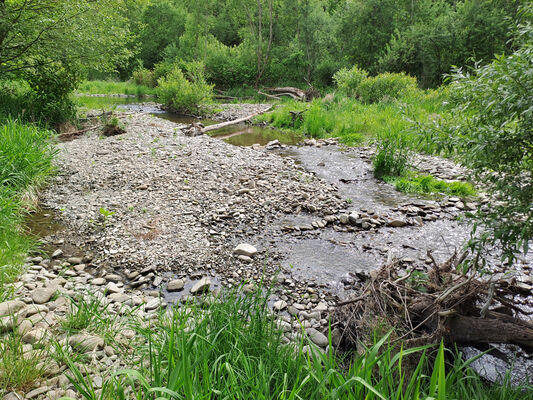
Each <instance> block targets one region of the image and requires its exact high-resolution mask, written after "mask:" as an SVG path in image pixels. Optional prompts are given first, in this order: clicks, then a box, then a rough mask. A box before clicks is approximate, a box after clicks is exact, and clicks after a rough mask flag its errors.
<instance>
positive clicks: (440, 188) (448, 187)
mask: <svg viewBox="0 0 533 400" xmlns="http://www.w3.org/2000/svg"><path fill="white" fill-rule="evenodd" d="M383 180H384V181H386V182H388V183H391V184H393V185H394V187H395V188H396V190H398V191H400V192H405V193H416V194H435V195H439V194H446V195H450V196H457V197H461V198H465V197H474V196H475V195H476V193H477V192H476V189H475V188H474V186H472V184H470V183H468V182H458V181H454V182H447V181H443V180H439V179H435V178H434V177H433V176H431V175H417V174H413V173H410V174H407V176H402V177H390V176H384V177H383Z"/></svg>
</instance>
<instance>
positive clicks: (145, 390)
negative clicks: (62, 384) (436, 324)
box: [67, 291, 523, 400]
mask: <svg viewBox="0 0 533 400" xmlns="http://www.w3.org/2000/svg"><path fill="white" fill-rule="evenodd" d="M268 296H269V293H268V291H264V292H262V291H258V292H257V293H256V294H255V295H253V294H247V295H241V294H240V293H239V292H238V291H229V292H225V293H223V294H222V295H221V297H219V298H211V299H204V300H210V301H202V302H201V303H203V304H204V306H202V305H200V303H194V304H188V305H187V306H183V307H182V308H178V307H175V308H171V309H169V310H168V311H167V312H165V313H163V314H161V315H160V318H159V320H157V321H154V323H153V325H149V324H148V323H146V322H141V321H137V322H135V323H134V325H135V329H136V330H137V333H138V334H137V340H141V343H140V344H138V343H135V344H132V348H133V350H134V351H135V352H136V354H135V355H134V358H135V359H137V358H140V360H139V362H136V363H135V366H134V367H132V368H126V369H124V370H120V371H116V372H114V373H113V374H111V376H110V377H109V378H108V379H107V380H106V381H105V382H104V384H103V388H102V393H101V394H100V393H97V391H96V390H95V389H94V385H93V383H92V382H91V380H90V378H89V377H87V375H88V374H85V373H84V372H83V371H81V370H80V368H79V367H78V366H77V365H76V364H75V363H74V362H72V361H69V360H68V359H67V363H68V366H69V368H70V371H71V374H72V376H71V381H72V383H73V384H74V386H75V387H76V389H77V390H78V391H79V392H80V393H82V395H83V398H85V399H90V400H96V399H116V398H137V399H141V398H158V399H204V398H205V399H208V398H217V399H279V398H286V399H338V398H351V399H369V400H373V399H392V398H394V399H399V400H402V399H405V400H407V399H416V398H428V397H433V398H436V399H445V398H469V399H502V400H503V399H518V398H522V396H523V394H521V393H520V389H522V388H519V389H517V390H514V389H511V388H510V387H509V386H508V385H505V387H503V388H501V389H498V388H496V389H492V388H490V387H487V386H485V385H484V384H483V382H482V381H481V380H480V378H479V377H478V376H477V375H475V374H474V373H473V372H471V371H470V370H469V369H468V366H469V362H464V361H461V360H460V359H457V360H458V361H456V362H455V363H454V364H452V365H450V364H447V363H446V360H445V357H444V356H445V349H444V346H443V345H441V346H440V348H439V350H438V351H437V352H436V354H435V355H434V356H435V357H433V356H430V353H431V352H432V351H431V349H430V348H428V347H419V348H415V349H409V350H406V349H403V348H401V347H394V346H392V345H389V344H388V342H389V335H390V334H389V335H384V336H383V337H381V338H380V339H378V340H377V341H376V342H375V344H374V345H372V346H370V347H368V348H366V349H365V351H364V352H362V353H361V354H353V355H350V356H349V357H348V356H344V357H341V356H339V355H338V354H336V353H335V351H334V350H333V348H331V347H330V349H329V350H328V352H326V353H323V352H321V351H319V350H318V349H316V348H315V347H313V345H311V344H310V343H309V342H308V341H307V340H306V339H301V340H299V341H296V342H294V343H293V344H289V345H285V344H283V340H282V339H283V333H282V332H281V330H280V328H279V327H278V323H277V317H276V316H273V315H272V314H271V312H270V310H269V306H268ZM207 303H209V304H210V305H209V306H205V304H207ZM303 337H305V335H303ZM415 354H416V355H418V358H417V361H416V360H415V362H414V364H413V363H412V362H408V358H410V357H412V356H413V355H415ZM410 361H412V359H411V360H410ZM406 365H410V367H406ZM125 393H129V395H127V396H126V397H125V396H124V394H125Z"/></svg>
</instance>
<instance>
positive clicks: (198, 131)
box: [184, 106, 272, 136]
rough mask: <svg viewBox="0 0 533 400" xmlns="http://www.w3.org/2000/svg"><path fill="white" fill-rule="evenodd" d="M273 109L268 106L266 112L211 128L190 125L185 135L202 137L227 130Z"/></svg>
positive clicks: (211, 126)
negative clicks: (219, 130)
mask: <svg viewBox="0 0 533 400" xmlns="http://www.w3.org/2000/svg"><path fill="white" fill-rule="evenodd" d="M271 108H272V106H268V107H267V108H265V109H264V110H261V111H258V112H256V113H253V114H250V115H248V116H246V117H242V118H237V119H234V120H232V121H226V122H221V123H220V124H215V125H209V126H206V127H204V126H203V125H202V124H191V125H189V127H188V128H186V129H185V130H184V133H185V135H186V136H199V135H202V134H204V133H206V132H210V131H215V130H217V129H221V128H225V127H227V126H231V125H236V124H239V123H241V122H246V121H249V120H251V119H252V118H253V117H255V116H257V115H261V114H264V113H266V112H267V111H270V109H271Z"/></svg>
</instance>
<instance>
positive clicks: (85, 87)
mask: <svg viewBox="0 0 533 400" xmlns="http://www.w3.org/2000/svg"><path fill="white" fill-rule="evenodd" d="M78 93H79V94H126V95H129V96H131V95H135V96H137V97H143V96H146V95H153V94H155V90H154V89H153V88H150V87H148V86H143V85H138V84H136V83H131V82H114V81H85V82H82V83H81V84H80V87H79V88H78Z"/></svg>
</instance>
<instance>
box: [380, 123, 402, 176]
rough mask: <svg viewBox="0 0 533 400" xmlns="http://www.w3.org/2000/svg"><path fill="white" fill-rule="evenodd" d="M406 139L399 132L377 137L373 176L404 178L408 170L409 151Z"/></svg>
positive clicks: (390, 132)
mask: <svg viewBox="0 0 533 400" xmlns="http://www.w3.org/2000/svg"><path fill="white" fill-rule="evenodd" d="M409 147H410V143H409V139H408V137H407V136H406V135H405V134H404V133H403V132H401V131H389V132H387V133H385V134H383V135H379V136H378V143H377V149H376V155H375V156H374V161H373V165H374V176H376V177H377V178H382V177H384V176H404V175H405V174H406V173H407V171H408V168H409V163H410V158H411V150H410V148H409Z"/></svg>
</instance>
